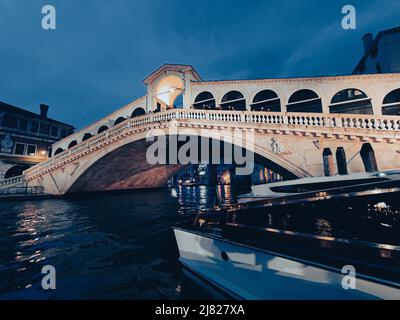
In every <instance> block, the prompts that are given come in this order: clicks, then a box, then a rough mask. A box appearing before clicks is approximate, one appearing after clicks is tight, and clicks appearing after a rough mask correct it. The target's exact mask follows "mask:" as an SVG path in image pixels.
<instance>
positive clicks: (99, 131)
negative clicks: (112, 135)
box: [97, 126, 108, 134]
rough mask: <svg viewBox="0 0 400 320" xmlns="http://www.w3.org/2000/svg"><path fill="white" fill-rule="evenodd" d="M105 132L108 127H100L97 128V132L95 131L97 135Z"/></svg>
mask: <svg viewBox="0 0 400 320" xmlns="http://www.w3.org/2000/svg"><path fill="white" fill-rule="evenodd" d="M107 130H108V127H107V126H101V127H100V128H99V130H97V134H99V133H102V132H104V131H107Z"/></svg>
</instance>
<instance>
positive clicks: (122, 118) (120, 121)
mask: <svg viewBox="0 0 400 320" xmlns="http://www.w3.org/2000/svg"><path fill="white" fill-rule="evenodd" d="M125 120H126V119H125V118H124V117H119V118H118V119H117V120H115V121H114V126H116V125H117V124H120V123H122V122H124V121H125Z"/></svg>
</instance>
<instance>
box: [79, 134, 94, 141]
mask: <svg viewBox="0 0 400 320" xmlns="http://www.w3.org/2000/svg"><path fill="white" fill-rule="evenodd" d="M91 137H93V135H92V134H91V133H85V134H84V135H83V138H82V141H86V140H89V139H90V138H91Z"/></svg>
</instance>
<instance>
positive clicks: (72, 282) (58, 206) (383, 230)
mask: <svg viewBox="0 0 400 320" xmlns="http://www.w3.org/2000/svg"><path fill="white" fill-rule="evenodd" d="M217 188H218V189H217ZM217 188H216V187H205V186H197V187H180V188H178V189H172V190H169V191H167V190H158V191H157V190H152V191H141V192H133V193H126V194H114V195H104V194H102V195H91V196H85V197H76V198H69V199H62V200H41V201H26V202H3V203H0V299H196V298H203V299H204V298H205V299H207V298H212V297H211V296H209V295H208V293H207V292H206V290H204V289H202V287H201V286H199V285H197V284H194V283H192V282H190V281H189V280H188V279H187V278H185V276H184V275H183V274H182V269H181V267H180V265H179V263H178V252H177V248H176V243H175V239H174V235H173V231H172V229H171V226H173V225H175V224H177V223H180V222H182V221H185V220H187V219H190V218H193V217H194V216H195V215H196V213H197V212H198V211H199V210H206V209H208V208H212V207H214V206H215V205H217V204H218V203H220V204H230V203H232V202H235V197H236V195H237V194H241V193H244V192H245V191H246V190H243V189H238V188H234V189H231V187H229V186H219V187H217ZM396 203H397V204H398V203H399V202H398V201H396ZM354 209H355V208H350V207H349V208H345V209H343V208H341V209H340V210H341V212H339V211H338V210H336V209H335V210H334V209H332V210H328V209H327V210H323V211H324V212H313V211H312V210H311V209H303V210H302V211H301V212H300V211H298V210H297V212H295V213H293V212H290V211H288V210H286V209H285V210H284V211H280V212H279V213H278V214H276V215H274V216H273V217H271V216H266V217H265V221H264V223H265V224H266V225H265V226H266V227H273V228H281V229H287V230H296V231H306V232H310V233H314V234H319V235H324V236H336V237H344V238H356V239H359V240H369V238H370V237H371V235H373V236H374V238H376V239H385V241H387V242H388V243H391V244H397V245H399V244H400V241H399V239H400V237H399V234H400V207H399V206H397V205H396V206H394V207H393V206H392V207H390V206H389V205H387V204H385V203H378V204H368V206H367V209H366V210H365V214H364V213H362V214H356V215H355V214H354V211H357V212H359V211H360V210H354ZM314 211H315V210H314ZM372 240H375V239H372ZM378 242H379V241H378ZM45 265H52V266H54V267H55V268H56V274H57V288H56V290H53V291H44V290H42V288H41V280H42V277H43V275H42V274H41V269H42V267H43V266H45Z"/></svg>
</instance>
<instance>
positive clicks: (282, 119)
mask: <svg viewBox="0 0 400 320" xmlns="http://www.w3.org/2000/svg"><path fill="white" fill-rule="evenodd" d="M173 120H193V122H194V123H195V122H196V121H201V122H202V123H204V122H207V123H209V122H210V121H211V122H226V123H242V124H266V125H279V126H287V127H288V128H290V127H320V128H324V127H325V128H344V129H365V130H377V131H388V132H393V131H398V130H399V129H400V117H393V116H376V115H356V114H321V113H307V114H301V113H282V112H260V111H226V110H225V111H219V110H194V109H190V110H185V109H174V110H167V111H162V112H158V113H150V114H146V115H143V116H138V117H135V118H130V119H126V120H125V121H124V122H122V123H120V124H118V125H116V126H114V127H112V128H110V129H108V130H107V131H105V132H102V133H100V134H97V135H95V136H93V137H91V138H90V139H88V140H85V141H82V142H81V143H79V144H78V145H76V146H74V147H72V148H70V149H68V150H65V151H63V152H61V153H59V154H57V155H55V156H53V157H52V158H51V159H50V160H48V161H46V162H43V163H40V164H38V165H36V166H34V167H32V168H30V169H28V170H27V171H26V173H29V174H33V175H34V174H37V173H45V172H46V170H47V169H48V168H49V167H50V166H52V165H55V164H57V163H62V162H63V161H64V160H65V159H67V158H69V157H75V156H76V157H78V156H79V155H80V154H81V153H85V152H87V151H88V150H90V149H92V148H100V146H101V145H102V144H103V143H104V142H107V141H112V139H114V138H116V137H118V136H119V135H121V134H123V133H125V132H128V131H131V130H136V129H139V128H142V127H144V128H146V127H148V126H149V125H157V124H162V123H166V122H170V121H173ZM215 124H216V125H218V123H215ZM67 139H68V138H67ZM3 183H4V181H3Z"/></svg>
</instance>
